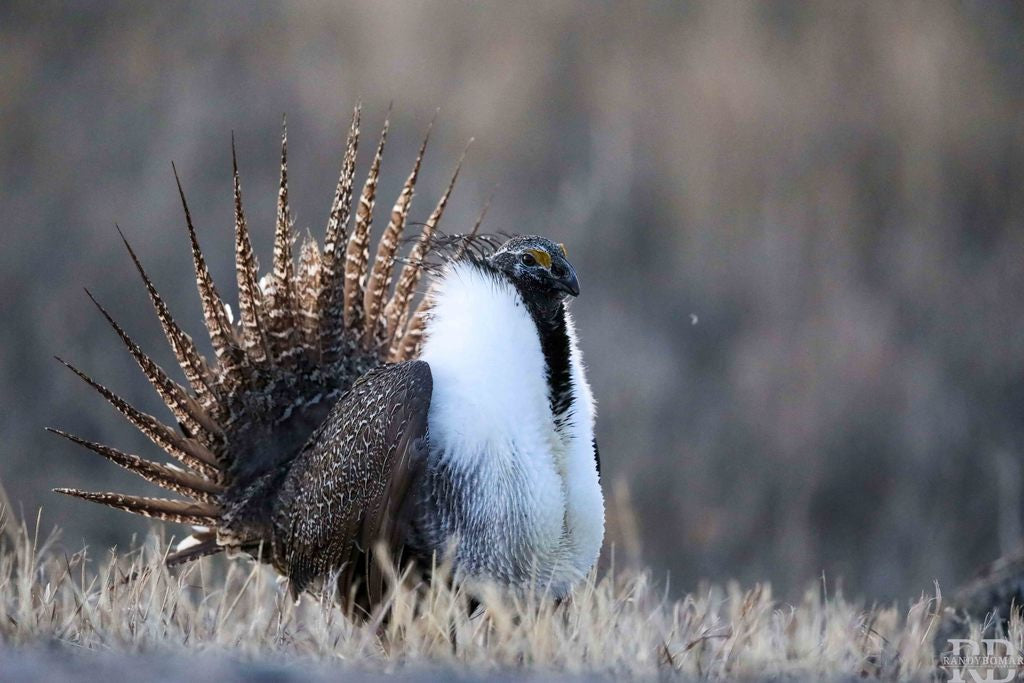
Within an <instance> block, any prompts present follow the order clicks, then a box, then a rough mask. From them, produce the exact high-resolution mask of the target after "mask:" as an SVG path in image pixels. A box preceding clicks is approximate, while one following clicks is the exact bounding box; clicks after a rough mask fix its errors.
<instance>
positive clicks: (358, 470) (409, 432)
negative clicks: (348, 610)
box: [274, 361, 433, 608]
mask: <svg viewBox="0 0 1024 683" xmlns="http://www.w3.org/2000/svg"><path fill="white" fill-rule="evenodd" d="M432 388H433V383H432V379H431V374H430V366H429V365H427V363H425V362H424V361H408V362H405V363H400V364H398V365H389V366H384V367H382V368H378V369H376V370H373V371H371V372H368V373H367V374H366V375H364V376H363V377H362V378H360V379H359V380H358V381H357V382H356V383H355V384H354V385H353V386H352V389H351V390H350V391H349V392H348V393H347V394H346V395H345V396H343V397H342V398H341V399H340V400H339V401H338V403H337V405H335V406H334V408H333V409H332V410H331V412H330V414H329V415H328V416H327V419H326V420H325V421H324V423H323V425H321V427H320V428H319V429H318V430H317V431H316V433H315V434H314V435H313V437H312V438H311V439H310V441H309V443H307V445H306V446H305V448H304V449H303V451H302V453H301V454H300V455H299V456H298V457H297V458H296V459H295V461H294V463H293V464H292V466H291V469H290V471H289V473H288V475H287V477H286V479H285V481H284V483H283V485H282V487H281V489H280V492H279V494H278V496H277V500H276V501H275V515H274V516H275V528H276V534H275V535H276V536H277V539H276V545H277V551H276V553H275V554H276V555H277V556H278V557H279V564H280V565H281V567H280V569H281V570H283V571H284V572H285V573H286V574H287V575H288V577H289V579H290V581H291V586H292V589H293V591H294V592H295V593H296V594H298V593H299V592H300V591H302V590H303V589H304V588H305V587H306V586H307V585H308V584H309V582H310V581H312V580H314V579H317V578H322V577H324V576H326V575H327V574H329V573H332V572H340V573H339V575H338V589H339V591H340V595H339V598H340V599H341V600H342V601H343V603H344V604H346V605H350V604H351V603H350V599H351V598H352V597H353V595H352V594H353V590H355V591H362V592H361V593H360V596H361V597H359V598H357V602H358V603H359V604H360V606H363V607H367V608H369V607H373V606H375V605H376V604H379V602H380V600H381V599H382V597H383V576H382V574H381V571H380V567H379V560H375V559H374V557H373V550H374V549H375V546H376V544H378V543H380V542H384V543H385V544H387V546H388V548H389V550H390V552H391V553H392V554H396V553H397V552H399V551H400V550H401V544H402V533H401V529H400V528H399V526H400V525H399V520H398V517H399V509H400V508H401V506H402V504H403V502H404V500H405V497H406V492H407V491H408V489H409V485H410V483H411V481H412V479H413V477H414V475H415V471H416V470H417V468H418V467H419V465H420V464H421V463H422V460H423V457H424V455H425V449H426V432H427V411H428V409H429V407H430V396H431V392H432ZM386 559H387V561H391V560H392V558H391V557H389V558H386ZM360 584H361V585H360Z"/></svg>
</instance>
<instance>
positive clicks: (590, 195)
mask: <svg viewBox="0 0 1024 683" xmlns="http://www.w3.org/2000/svg"><path fill="white" fill-rule="evenodd" d="M1022 7H1024V6H1022V5H1021V4H1019V3H968V2H963V3H900V4H893V5H890V4H888V3H859V2H850V3H845V2H844V3H825V4H819V3H815V4H802V3H784V2H771V3H763V4H756V5H755V4H742V3H732V2H716V3H708V4H683V3H669V2H656V3H649V4H641V3H620V4H614V5H613V4H598V3H572V2H551V3H539V4H536V5H533V6H531V7H524V6H521V5H518V4H511V3H510V4H501V3H483V4H470V3H454V2H452V3H404V2H389V3H376V2H358V3H331V4H328V3H323V4H315V3H309V4H305V3H303V4H298V3H294V4H270V3H259V4H258V3H247V2H246V3H243V2H235V3H196V4H189V3H163V4H146V5H136V4H129V3H125V4H115V3H84V2H83V3H62V4H59V5H57V4H46V3H28V2H24V3H8V4H5V5H4V7H3V8H0V206H2V208H3V235H4V239H3V240H2V245H3V246H2V247H0V288H2V289H0V291H2V303H0V305H2V307H3V308H2V311H0V313H2V318H0V319H2V321H3V324H2V326H0V387H2V388H0V435H2V437H3V443H2V452H0V481H2V482H3V485H4V486H5V487H6V488H7V489H8V492H9V493H10V495H11V497H12V499H14V500H15V501H20V503H21V504H22V505H23V507H24V509H25V511H26V512H27V513H30V512H31V511H34V510H35V508H36V506H38V505H43V506H44V508H45V514H44V519H45V520H47V521H48V522H50V523H53V524H59V525H61V526H62V527H64V528H65V529H66V532H67V533H66V535H65V538H66V539H67V541H68V543H69V545H72V546H75V545H77V544H78V543H79V542H80V539H82V538H84V539H85V540H86V541H87V542H89V543H91V544H99V545H103V544H112V543H119V544H122V545H124V544H126V543H127V542H128V540H129V538H130V534H131V533H133V532H137V531H138V530H140V529H142V528H144V524H142V523H141V522H137V521H135V520H132V519H129V518H128V517H127V516H126V515H123V514H120V513H116V512H113V511H106V510H100V509H96V508H92V507H89V506H87V505H84V504H81V503H78V502H75V501H70V500H63V499H59V498H58V497H57V496H55V495H54V494H51V493H49V487H51V486H53V485H56V484H65V485H75V486H84V487H100V486H118V487H122V488H134V490H142V486H141V484H137V483H135V482H134V481H133V480H132V479H131V478H130V477H129V476H127V475H124V474H123V473H121V472H117V471H115V468H113V467H112V466H106V465H105V464H104V463H100V462H96V461H95V460H94V459H91V458H90V456H89V455H88V454H86V453H84V452H80V451H77V450H75V449H74V448H73V447H72V446H71V445H70V444H65V443H61V442H58V441H57V440H55V439H53V438H52V437H49V436H48V435H46V434H45V433H44V432H43V431H42V428H43V426H45V425H59V426H61V427H63V428H66V429H68V430H70V431H73V432H77V433H80V434H83V435H84V436H87V437H89V438H92V439H96V440H100V441H108V442H112V443H115V444H118V445H120V446H123V447H125V448H126V449H129V450H131V449H135V450H136V451H142V452H150V453H152V451H151V450H150V449H151V447H150V446H149V445H148V444H147V443H146V442H145V440H144V439H143V438H142V437H140V436H138V435H136V434H133V432H132V430H131V428H130V427H129V426H127V425H126V424H125V423H123V421H122V420H120V419H119V417H118V416H117V415H116V413H114V411H113V410H111V409H109V408H108V407H107V406H104V405H103V404H102V402H101V401H100V400H99V399H97V398H96V397H94V396H92V395H91V393H90V391H89V390H88V388H87V387H85V386H83V385H81V383H79V382H77V380H75V379H74V377H72V376H71V375H70V374H68V373H67V372H66V371H64V370H62V369H61V368H59V367H58V366H57V364H56V363H54V362H53V361H51V360H50V355H51V354H53V353H58V354H60V355H66V356H68V357H70V358H71V359H73V360H74V361H76V362H78V363H80V364H81V366H82V367H83V368H84V369H86V370H87V371H89V372H91V373H93V374H94V376H96V377H98V378H101V379H103V380H104V381H105V382H106V383H107V384H109V385H110V386H112V387H113V388H115V389H117V390H120V391H122V392H123V393H124V395H125V396H126V397H127V398H129V399H131V400H133V401H135V402H136V403H137V404H138V405H140V406H141V407H143V408H145V409H148V410H150V411H159V410H160V408H159V406H158V402H157V400H156V398H155V396H154V395H153V394H152V392H151V390H150V389H149V387H148V386H147V384H146V382H145V380H144V379H143V378H142V377H141V375H140V374H139V373H138V372H137V369H136V368H135V367H134V366H133V364H132V361H131V359H130V358H129V357H128V356H127V355H126V354H124V353H123V350H122V349H121V348H120V347H119V342H118V341H117V339H116V337H114V336H113V334H112V333H111V332H110V331H109V329H107V328H106V327H105V323H104V322H103V321H102V320H101V318H100V317H99V316H98V315H96V313H95V311H94V310H92V309H91V307H90V306H88V305H86V304H87V303H88V302H87V300H86V299H85V297H84V295H83V294H82V292H81V287H82V286H88V287H89V288H90V289H91V290H92V291H94V292H95V293H96V294H97V296H98V297H99V298H100V300H101V301H103V302H104V303H105V304H106V305H108V307H109V308H111V309H112V310H113V311H115V312H116V313H117V315H118V316H119V318H120V319H121V321H122V322H123V323H124V324H125V326H126V327H127V329H128V330H129V331H130V332H131V333H132V334H133V335H135V336H136V338H137V339H139V340H140V342H142V344H143V346H144V347H146V348H148V349H150V350H152V351H153V352H154V354H155V355H156V357H157V358H159V359H162V360H165V361H167V362H170V361H171V355H170V354H169V353H168V352H167V351H166V350H165V346H164V344H163V342H162V340H161V338H160V331H159V326H158V325H157V324H156V321H155V320H154V319H153V316H152V315H151V312H150V310H149V308H148V303H147V302H146V299H145V295H144V292H143V291H142V290H141V287H139V285H138V283H137V281H136V276H135V273H134V272H133V270H132V268H131V265H130V262H129V261H128V259H127V256H126V255H125V254H124V251H123V248H122V247H121V245H120V243H119V240H118V239H117V236H116V233H115V231H114V228H113V223H114V222H115V221H116V222H118V223H119V224H120V225H121V226H122V228H123V229H124V230H125V232H126V233H127V234H128V236H129V238H130V239H131V240H132V241H133V242H134V245H135V247H136V249H137V251H138V252H139V254H140V256H141V257H142V258H143V260H144V262H145V263H146V264H147V266H148V267H149V269H150V271H151V274H152V275H153V276H154V279H155V280H156V282H157V284H158V285H159V286H160V287H161V288H162V289H163V290H164V291H165V293H166V296H167V299H168V300H169V303H170V305H171V307H172V310H174V311H175V312H176V313H177V315H178V317H179V318H180V319H181V320H182V321H183V322H184V323H185V324H186V326H187V327H189V328H191V329H192V330H193V331H194V332H196V333H198V332H199V331H200V329H201V324H200V315H199V306H198V303H197V300H196V297H195V292H194V287H193V285H192V279H191V272H190V270H191V265H190V262H189V256H188V251H187V247H186V240H185V234H184V232H183V225H182V223H183V222H182V218H181V214H180V207H179V206H178V205H177V198H176V196H175V192H174V186H173V181H172V178H171V173H170V161H171V160H172V159H173V160H175V161H176V163H177V164H178V168H179V170H180V171H181V173H182V177H183V182H184V184H185V189H186V191H187V192H188V194H189V199H190V202H191V204H192V211H193V215H194V216H195V217H196V220H197V224H198V228H199V230H200V232H201V235H200V237H201V240H202V242H203V244H204V246H205V248H206V249H207V250H208V252H209V254H210V261H211V267H212V268H213V269H214V275H215V276H217V277H218V279H219V281H220V283H221V287H222V290H223V291H224V292H225V293H226V294H228V295H229V296H231V295H233V292H234V285H233V278H232V276H231V271H230V263H231V255H230V254H231V245H232V241H231V195H230V189H231V186H230V175H229V173H230V154H229V135H230V132H231V131H234V133H235V136H236V138H237V140H238V147H239V155H240V163H241V167H242V173H243V186H244V191H245V194H246V198H247V200H248V204H249V212H250V216H249V218H250V225H251V226H252V227H253V228H254V229H258V228H259V226H261V225H262V226H264V228H265V229H264V230H263V232H262V234H261V235H259V236H258V242H257V247H258V248H259V249H260V250H261V253H263V254H266V253H267V251H268V249H269V243H270V234H271V229H272V225H273V202H274V186H275V182H276V172H277V168H276V160H275V157H276V154H277V150H276V145H277V139H276V138H277V135H278V127H279V125H280V117H281V114H282V113H285V112H286V113H287V114H288V122H289V131H290V141H289V142H290V148H291V149H290V159H291V169H290V170H291V173H290V175H291V182H292V201H293V202H294V208H295V213H296V216H297V224H298V227H299V228H301V229H305V228H306V227H307V226H308V227H310V228H311V229H312V230H314V231H320V230H322V229H323V225H324V223H325V222H326V214H327V208H328V203H329V201H330V196H331V192H332V190H333V186H334V182H335V179H336V173H337V169H338V166H339V164H340V158H341V148H342V136H343V131H344V127H345V125H346V121H347V117H348V115H349V112H350V108H351V106H352V105H353V104H354V103H355V102H356V100H357V99H361V100H362V101H363V102H364V105H365V110H364V112H365V121H366V122H367V124H368V125H367V126H366V129H367V130H368V131H369V132H370V133H371V134H372V129H373V128H374V127H375V126H376V125H378V124H379V123H380V121H381V120H382V119H383V115H384V111H385V109H386V107H387V104H388V102H389V101H392V100H393V101H394V103H395V115H394V117H393V127H392V130H393V131H394V133H393V136H392V139H391V147H390V154H389V155H388V157H387V158H386V160H385V172H386V179H385V184H384V185H385V188H386V194H387V195H389V196H393V194H394V192H396V191H397V187H398V186H399V184H400V178H401V177H402V176H403V175H404V174H405V173H406V172H407V167H408V165H409V164H410V163H411V160H412V156H413V154H414V148H415V145H416V144H417V142H418V138H419V136H420V135H421V134H422V131H423V130H424V128H425V127H426V124H427V122H428V121H429V119H430V117H431V116H432V114H433V112H434V110H435V108H436V107H441V114H440V116H439V118H438V126H437V127H436V129H435V136H434V140H433V142H432V148H431V149H430V150H429V152H428V171H427V172H426V173H425V176H424V178H423V181H422V187H421V190H420V194H419V197H420V201H419V204H418V209H417V208H416V206H417V205H416V204H414V218H415V219H416V220H423V218H424V217H425V216H426V214H427V212H428V211H429V205H430V204H432V201H433V197H436V196H437V194H438V193H439V191H440V188H441V186H442V184H443V183H444V181H445V179H446V176H447V174H448V172H449V170H450V168H451V166H452V165H453V164H454V161H455V159H456V158H457V156H458V154H459V153H460V151H461V148H462V146H463V145H464V144H465V142H466V140H467V139H468V138H469V137H471V136H473V137H475V138H476V142H475V143H474V145H473V147H472V149H471V152H470V160H469V163H468V165H467V167H466V169H465V173H464V176H463V178H464V181H463V182H461V183H460V186H459V188H458V190H457V192H456V197H455V201H454V204H453V205H452V207H451V209H450V212H449V214H448V215H447V216H446V227H447V229H448V230H450V231H459V230H463V229H465V228H466V227H468V226H469V225H471V223H472V221H473V220H474V219H475V216H476V214H477V212H478V211H479V208H480V206H481V204H482V203H483V201H484V199H485V198H486V196H487V195H488V194H490V192H491V190H492V188H493V187H494V186H495V185H497V186H498V189H497V194H496V196H495V199H494V202H493V205H492V207H491V211H490V214H489V216H488V219H487V222H486V224H485V227H487V228H489V229H491V230H494V231H512V232H539V233H544V234H547V235H550V236H551V237H553V238H555V239H557V240H559V241H564V242H566V243H567V244H568V245H569V249H570V254H571V256H572V258H573V261H574V263H575V264H576V266H577V269H578V271H579V273H580V276H581V282H582V287H583V296H582V297H581V298H580V299H579V301H578V302H576V304H575V305H574V310H575V313H576V317H577V321H578V327H579V328H580V334H581V337H582V344H583V348H584V351H585V353H586V356H587V360H588V362H589V366H590V373H591V378H592V382H593V384H594V388H595V393H596V395H597V398H598V401H599V408H600V418H599V425H598V433H599V440H600V443H601V452H602V455H603V463H604V468H605V469H604V472H605V481H606V482H608V483H609V491H610V489H611V486H610V484H611V483H612V482H616V481H620V480H624V481H626V482H628V484H629V486H630V490H631V491H632V497H633V500H634V502H635V503H636V506H637V524H638V527H639V528H640V530H641V533H642V539H641V540H642V545H641V547H642V549H643V552H644V557H645V559H646V560H647V561H649V562H650V563H651V565H652V566H653V567H654V568H655V569H657V570H671V572H672V582H673V584H674V585H675V586H683V587H687V588H689V587H693V586H694V584H695V582H696V581H697V580H698V579H700V578H702V577H711V578H725V577H736V578H739V579H741V580H743V581H746V582H750V581H752V580H758V579H769V580H771V581H773V582H774V583H775V585H776V586H777V587H778V588H779V589H781V590H782V591H783V592H786V591H792V590H793V589H794V588H799V587H803V586H804V585H805V584H806V582H807V581H809V580H812V579H814V577H816V576H820V574H821V573H822V572H824V573H825V574H826V576H827V577H829V581H830V582H833V581H838V580H840V579H841V580H842V581H843V582H844V584H845V585H846V586H847V589H848V591H850V592H855V593H860V592H864V593H867V594H869V595H871V596H873V597H878V598H887V597H894V596H897V595H900V596H904V595H910V594H916V593H919V592H921V591H930V590H931V581H932V579H933V578H937V579H939V581H940V582H942V583H943V585H944V586H949V587H952V584H954V583H956V582H957V581H959V580H962V579H963V578H965V577H966V576H967V575H968V574H969V573H970V572H971V570H972V569H973V567H974V566H975V565H977V564H979V563H981V562H983V561H986V560H989V559H992V558H994V557H995V556H996V555H998V554H999V553H1000V552H1002V551H1005V550H1008V549H1010V548H1013V547H1015V546H1017V545H1018V544H1019V543H1020V514H1021V509H1020V498H1021V486H1022V484H1021V482H1022V471H1021V455H1022V453H1024V331H1022V326H1021V320H1022V318H1024V225H1022V223H1024V192H1022V189H1024V87H1022V86H1024V24H1022V20H1024V11H1022ZM365 156H366V155H365V154H364V158H363V159H362V160H361V161H362V163H363V165H364V166H365V164H366V158H365ZM389 198H390V197H389ZM382 208H383V207H382ZM691 314H695V315H696V316H697V323H696V324H691V323H692V320H691ZM197 336H198V334H197ZM161 414H162V413H161Z"/></svg>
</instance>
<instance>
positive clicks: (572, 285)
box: [552, 260, 580, 296]
mask: <svg viewBox="0 0 1024 683" xmlns="http://www.w3.org/2000/svg"><path fill="white" fill-rule="evenodd" d="M562 267H563V268H564V269H565V274H564V275H563V276H562V277H554V276H553V275H552V279H553V280H554V284H555V288H556V289H558V290H560V291H562V292H565V293H566V294H569V295H571V296H579V295H580V282H579V280H577V279H576V269H575V268H573V267H572V264H571V263H569V262H568V261H565V260H563V261H562Z"/></svg>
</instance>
